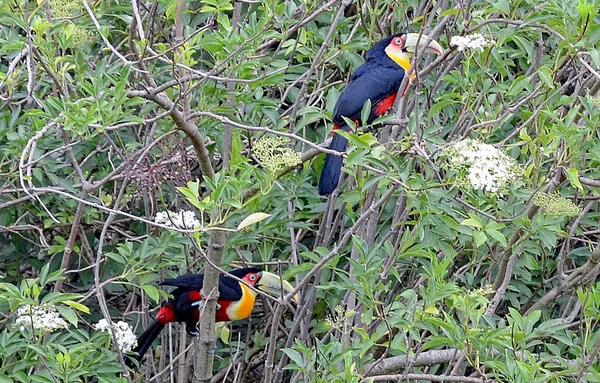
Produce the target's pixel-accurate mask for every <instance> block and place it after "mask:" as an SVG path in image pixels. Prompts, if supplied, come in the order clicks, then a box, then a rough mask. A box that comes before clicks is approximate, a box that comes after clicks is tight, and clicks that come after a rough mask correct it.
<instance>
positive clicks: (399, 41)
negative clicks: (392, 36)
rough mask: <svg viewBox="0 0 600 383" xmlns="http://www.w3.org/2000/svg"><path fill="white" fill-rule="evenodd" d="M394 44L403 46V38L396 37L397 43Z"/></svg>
mask: <svg viewBox="0 0 600 383" xmlns="http://www.w3.org/2000/svg"><path fill="white" fill-rule="evenodd" d="M394 43H395V44H396V45H398V46H400V47H401V46H402V37H396V41H394Z"/></svg>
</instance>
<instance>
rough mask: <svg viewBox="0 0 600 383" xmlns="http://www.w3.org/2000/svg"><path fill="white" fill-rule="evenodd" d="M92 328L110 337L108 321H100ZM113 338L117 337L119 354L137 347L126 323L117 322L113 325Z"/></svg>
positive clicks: (133, 335)
mask: <svg viewBox="0 0 600 383" xmlns="http://www.w3.org/2000/svg"><path fill="white" fill-rule="evenodd" d="M94 328H95V329H96V330H98V331H103V332H104V331H105V332H107V333H109V334H110V335H111V336H112V332H111V331H110V327H109V325H108V321H107V320H106V319H100V320H99V321H98V323H97V324H96V326H94ZM114 330H115V336H116V337H117V346H118V347H119V349H120V350H121V352H129V351H131V350H133V349H134V348H135V347H136V346H137V338H136V337H135V334H134V333H133V329H132V328H131V326H129V324H128V323H126V322H123V321H118V322H117V323H115V324H114Z"/></svg>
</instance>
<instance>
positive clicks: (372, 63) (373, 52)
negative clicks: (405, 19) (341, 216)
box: [319, 33, 443, 195]
mask: <svg viewBox="0 0 600 383" xmlns="http://www.w3.org/2000/svg"><path fill="white" fill-rule="evenodd" d="M419 46H426V48H425V52H429V53H436V54H441V53H442V51H443V48H442V46H441V45H440V44H439V43H438V42H437V41H435V40H431V39H430V38H429V37H428V36H426V35H420V34H418V33H397V34H395V35H391V36H388V37H386V38H385V39H383V40H381V41H379V42H378V43H376V44H375V45H374V46H373V47H372V48H371V49H369V50H368V51H367V54H366V59H367V61H366V62H365V63H364V64H363V65H361V66H360V67H359V68H358V69H357V70H356V71H355V72H354V74H353V75H352V77H351V78H350V81H349V82H348V84H347V85H346V87H345V88H344V90H343V91H342V94H341V95H340V98H339V99H338V101H337V103H336V104H335V108H334V109H333V132H334V135H333V140H332V141H331V144H330V145H329V149H333V150H336V151H338V152H344V151H345V150H346V145H347V143H348V140H346V139H345V138H344V137H342V136H341V135H339V134H336V133H335V131H336V130H338V129H342V130H344V131H346V132H348V131H349V130H350V128H349V126H348V124H347V123H346V121H345V120H344V117H346V118H348V119H349V120H351V121H354V122H355V123H358V122H359V120H360V117H361V111H362V108H363V105H364V104H365V102H367V100H370V102H371V112H370V114H369V117H368V120H367V123H369V124H370V123H372V122H373V121H374V120H375V119H376V118H377V117H379V116H381V115H382V114H384V113H385V112H387V111H388V109H390V108H391V106H392V105H393V104H394V101H395V100H396V94H397V93H398V90H399V88H400V85H401V83H402V80H403V79H404V75H405V73H406V72H408V71H409V70H410V61H411V59H412V57H413V55H414V53H415V52H416V51H417V49H418V47H419ZM342 162H343V158H342V157H341V156H336V155H333V154H329V153H328V154H327V155H326V157H325V164H324V165H323V171H322V172H321V179H320V180H319V194H321V195H329V194H331V193H332V192H333V191H334V190H335V188H336V187H337V186H338V182H339V180H340V173H341V170H342Z"/></svg>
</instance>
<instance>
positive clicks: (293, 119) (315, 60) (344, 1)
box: [289, 0, 352, 133]
mask: <svg viewBox="0 0 600 383" xmlns="http://www.w3.org/2000/svg"><path fill="white" fill-rule="evenodd" d="M350 4H352V0H342V2H341V4H340V8H339V9H338V11H337V13H336V15H335V17H334V19H333V21H332V22H331V27H330V28H329V33H327V36H326V37H325V40H323V44H321V47H320V48H319V51H318V52H317V54H316V55H315V57H314V58H313V62H312V64H311V66H310V68H308V71H307V72H306V75H305V77H304V82H303V83H302V87H301V88H300V92H299V93H298V96H297V97H298V98H297V99H296V102H295V103H294V105H293V107H292V115H291V118H290V129H289V131H290V133H291V132H293V131H294V128H295V126H296V113H297V112H298V108H299V107H300V102H301V101H302V99H303V98H304V94H305V93H306V90H307V89H308V83H309V82H310V81H309V80H310V77H311V76H312V74H313V72H314V71H315V69H316V68H317V65H319V63H320V60H321V56H323V54H324V53H325V51H326V50H327V47H328V46H329V41H330V40H331V38H332V37H333V33H334V32H335V27H336V26H337V24H338V23H339V22H340V19H341V18H342V16H343V15H344V9H346V7H347V6H348V5H350Z"/></svg>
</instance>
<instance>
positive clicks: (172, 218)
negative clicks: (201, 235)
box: [154, 210, 201, 229]
mask: <svg viewBox="0 0 600 383" xmlns="http://www.w3.org/2000/svg"><path fill="white" fill-rule="evenodd" d="M154 222H156V223H160V224H163V225H167V226H170V227H176V228H178V229H194V228H197V227H200V226H201V224H200V221H198V219H197V218H196V215H195V214H194V212H193V211H191V210H181V211H180V212H177V213H176V212H173V211H160V212H158V213H156V217H154Z"/></svg>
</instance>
